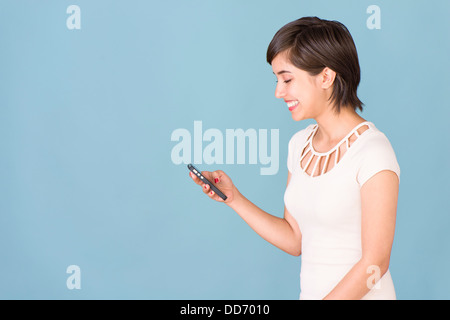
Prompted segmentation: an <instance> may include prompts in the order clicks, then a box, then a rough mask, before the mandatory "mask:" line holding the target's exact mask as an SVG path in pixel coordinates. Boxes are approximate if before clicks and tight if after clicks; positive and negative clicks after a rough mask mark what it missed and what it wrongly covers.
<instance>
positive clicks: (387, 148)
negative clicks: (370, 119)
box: [360, 123, 394, 156]
mask: <svg viewBox="0 0 450 320" xmlns="http://www.w3.org/2000/svg"><path fill="white" fill-rule="evenodd" d="M363 136H365V137H363V139H362V140H363V141H362V143H361V145H360V153H361V154H362V155H369V156H376V155H378V156H383V155H384V154H385V153H394V149H393V148H392V145H391V142H390V141H389V139H388V137H387V136H386V135H385V134H384V133H383V132H382V131H380V130H378V128H376V127H375V125H373V124H372V123H371V125H370V130H367V131H366V132H365V133H364V134H363Z"/></svg>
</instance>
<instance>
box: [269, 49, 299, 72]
mask: <svg viewBox="0 0 450 320" xmlns="http://www.w3.org/2000/svg"><path fill="white" fill-rule="evenodd" d="M295 69H296V68H295V66H294V65H292V64H291V62H290V61H289V59H288V57H287V54H286V53H284V52H281V53H279V54H277V55H276V56H275V58H274V59H273V60H272V70H273V73H274V74H275V75H278V74H283V73H293V72H295Z"/></svg>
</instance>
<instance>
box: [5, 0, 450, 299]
mask: <svg viewBox="0 0 450 320" xmlns="http://www.w3.org/2000/svg"><path fill="white" fill-rule="evenodd" d="M71 4H76V5H78V6H80V8H81V30H69V29H68V28H67V27H66V19H67V17H68V16H69V15H68V14H67V13H66V9H67V7H68V6H69V5H71ZM372 4H376V5H378V6H380V8H381V30H369V29H368V28H367V27H366V20H367V18H368V17H369V16H370V15H369V14H367V13H366V9H367V7H368V6H369V5H372ZM310 15H314V16H319V17H321V18H324V19H332V20H338V21H341V22H342V23H344V24H345V25H346V26H347V27H348V29H349V30H350V32H351V33H352V35H353V37H354V40H355V43H356V46H357V49H358V53H359V58H360V64H361V69H362V81H361V85H360V88H359V91H358V93H359V96H360V98H361V100H362V101H363V102H364V103H365V110H364V112H363V113H362V116H363V117H364V118H366V119H368V120H369V121H372V122H373V123H375V125H376V126H377V127H378V128H379V129H380V130H381V131H383V132H384V133H385V134H386V135H387V136H388V138H389V139H390V141H391V144H392V145H393V147H394V150H395V152H396V154H397V158H398V161H399V164H400V167H401V185H400V197H399V203H398V219H397V231H396V237H395V241H394V246H393V251H392V258H391V267H390V270H391V273H392V276H393V279H394V283H395V286H396V290H397V296H398V298H399V299H449V298H450V289H449V288H450V275H449V270H450V249H449V243H450V233H449V232H448V229H449V225H450V215H449V192H448V190H449V189H448V181H449V178H450V177H449V156H450V152H449V150H450V145H449V142H448V141H449V140H448V138H449V133H450V132H449V131H450V130H449V125H448V121H449V116H450V111H449V109H450V108H449V107H450V105H449V102H448V90H449V84H450V81H449V72H450V68H449V56H450V45H449V43H450V41H449V40H450V39H449V30H450V22H449V21H450V19H449V16H450V3H449V2H448V1H445V0H442V1H405V0H403V1H381V0H378V1H356V0H355V1H331V0H330V1H300V0H296V1H286V0H283V1H256V0H255V1H238V0H233V1H224V0H218V1H209V0H208V1H207V0H195V1H194V0H189V1H182V0H178V1H100V0H97V1H82V0H74V1H62V0H58V1H56V0H54V1H24V0H22V1H13V0H10V1H7V0H1V1H0V39H1V49H0V72H1V76H0V150H1V151H0V152H1V153H0V257H1V263H0V298H2V299H297V298H298V294H299V276H298V275H299V270H300V258H298V257H292V256H289V255H287V254H286V253H284V252H282V251H280V250H279V249H276V248H275V247H273V246H272V245H270V244H268V243H267V242H265V241H264V240H262V239H261V238H260V237H259V236H258V235H256V233H254V232H253V231H252V230H251V229H250V228H249V227H248V226H247V225H246V224H245V222H243V220H242V219H241V218H239V216H238V215H237V214H236V213H234V212H233V211H232V210H231V209H229V208H228V207H227V206H226V205H223V204H219V203H215V202H213V201H211V200H210V199H208V198H207V197H206V196H204V195H203V193H202V192H201V190H200V189H199V188H198V187H197V186H195V185H193V183H192V182H191V181H190V179H189V177H188V171H187V169H186V166H185V165H175V164H173V163H172V161H171V157H170V154H171V150H172V148H173V147H174V145H175V144H176V143H175V142H172V141H171V140H170V136H171V133H172V132H173V131H174V130H175V129H178V128H186V129H188V130H189V131H191V133H193V123H194V121H195V120H201V121H202V122H203V130H206V129H208V128H217V129H219V130H221V131H222V132H223V133H225V130H226V129H227V128H232V129H234V128H243V129H244V130H246V129H248V128H254V129H256V130H258V129H279V130H280V170H279V172H278V174H277V175H273V176H262V175H260V174H259V169H260V165H248V164H247V165H237V164H235V165H230V164H229V165H205V164H203V165H198V167H199V168H201V169H202V170H216V169H222V170H224V171H226V172H227V173H228V174H229V175H230V176H231V177H232V178H233V181H234V182H235V184H236V185H237V186H238V188H239V189H240V191H241V192H242V193H243V194H244V195H246V196H247V197H248V198H249V199H250V200H251V201H253V202H254V203H256V204H257V205H258V206H260V207H261V208H262V209H264V210H266V211H267V212H270V213H272V214H274V215H277V216H282V214H283V207H284V203H283V195H284V189H285V184H286V178H287V168H286V156H287V142H288V141H289V138H290V137H291V136H292V135H293V134H294V133H295V132H297V131H298V130H300V129H303V128H305V127H306V126H307V125H308V124H310V123H312V122H311V121H312V120H308V121H303V122H300V123H297V122H294V121H293V120H292V119H291V117H290V114H289V112H288V111H287V108H286V106H285V104H284V102H283V101H278V100H277V99H276V98H275V97H274V89H275V77H274V75H273V74H272V69H271V67H270V65H268V64H267V63H266V61H265V54H266V50H267V46H268V44H269V42H270V40H271V39H272V37H273V35H274V34H275V32H276V31H277V30H278V29H279V28H280V27H282V26H283V25H284V24H286V23H288V22H290V21H292V20H295V19H298V18H300V17H302V16H310ZM72 264H75V265H78V266H80V268H81V290H69V289H68V288H67V287H66V279H67V277H68V276H69V275H68V274H67V273H66V268H67V267H68V266H69V265H72Z"/></svg>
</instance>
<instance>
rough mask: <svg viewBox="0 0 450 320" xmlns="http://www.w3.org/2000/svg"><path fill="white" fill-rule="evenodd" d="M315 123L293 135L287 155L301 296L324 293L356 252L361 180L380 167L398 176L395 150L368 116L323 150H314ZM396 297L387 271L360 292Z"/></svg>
mask: <svg viewBox="0 0 450 320" xmlns="http://www.w3.org/2000/svg"><path fill="white" fill-rule="evenodd" d="M317 128H318V125H317V124H312V125H310V126H308V127H307V128H306V129H303V130H301V131H299V132H297V133H296V134H294V135H293V136H292V138H291V140H290V141H289V151H288V160H287V166H288V169H289V172H290V173H291V180H290V182H289V185H288V186H287V188H286V192H285V195H284V201H285V205H286V208H287V210H288V211H289V213H290V214H291V215H292V216H293V217H294V218H295V219H296V221H297V223H298V226H299V228H300V231H301V232H302V262H301V272H300V291H301V292H300V299H322V298H324V297H325V296H326V295H327V294H328V293H329V292H330V291H331V290H332V289H333V288H334V287H335V286H336V285H337V284H338V283H339V281H340V280H341V279H342V278H343V277H344V276H345V274H346V273H347V272H348V271H349V270H350V269H351V268H352V267H353V265H354V264H355V263H356V262H358V261H359V259H360V258H361V255H362V249H361V194H360V189H361V187H362V186H363V184H364V183H365V182H366V181H367V180H369V179H370V178H371V177H372V176H374V175H375V174H376V173H378V172H380V171H382V170H391V171H393V172H395V173H396V174H397V175H398V177H399V178H400V167H399V165H398V163H397V159H396V156H395V153H394V150H393V149H392V146H391V144H390V142H389V140H388V139H387V137H386V136H385V135H384V134H383V133H382V132H381V131H379V130H378V129H377V128H376V127H375V125H374V124H373V123H372V122H369V121H366V122H363V123H360V124H359V125H358V126H356V127H355V128H354V129H353V130H352V131H351V132H350V133H349V134H348V135H347V136H346V137H345V138H344V139H342V140H341V142H339V143H338V144H337V145H336V146H335V147H334V148H333V149H331V150H330V151H329V152H326V153H320V152H317V151H315V150H314V147H313V144H312V139H313V137H314V135H315V133H316V131H317ZM367 128H368V129H367ZM364 129H366V130H365V131H364ZM350 141H351V142H350ZM343 151H345V152H343ZM339 153H340V154H341V155H342V156H339ZM308 158H309V160H308ZM325 163H326V165H325ZM332 163H334V165H332ZM329 168H331V169H329ZM368 272H369V270H368ZM370 273H372V272H370ZM370 273H368V277H369V276H370ZM375 274H376V273H374V275H375ZM395 298H396V296H395V290H394V285H393V282H392V278H391V275H390V273H389V271H388V272H387V273H386V274H385V275H384V276H383V277H382V278H381V280H380V281H379V282H378V283H377V285H376V286H375V287H373V288H372V289H371V290H370V292H369V293H368V294H367V295H366V296H365V297H364V299H395Z"/></svg>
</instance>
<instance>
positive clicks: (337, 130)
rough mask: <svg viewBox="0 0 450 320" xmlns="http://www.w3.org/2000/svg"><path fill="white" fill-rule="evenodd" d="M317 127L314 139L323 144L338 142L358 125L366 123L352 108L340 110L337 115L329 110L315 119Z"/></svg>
mask: <svg viewBox="0 0 450 320" xmlns="http://www.w3.org/2000/svg"><path fill="white" fill-rule="evenodd" d="M315 120H316V122H317V124H318V125H319V127H318V129H317V134H316V138H317V139H320V140H322V141H324V142H325V143H333V142H339V141H340V140H341V139H342V138H343V137H345V135H347V134H348V133H349V132H350V131H351V130H352V129H353V128H354V127H356V126H357V125H358V124H359V123H361V122H364V121H366V120H365V119H364V118H362V117H361V116H359V115H358V114H357V113H356V111H355V110H353V108H346V107H344V108H341V112H340V113H339V114H336V113H334V111H332V110H331V109H329V110H328V111H327V112H326V113H324V114H321V115H320V116H319V117H317V118H316V119H315Z"/></svg>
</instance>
